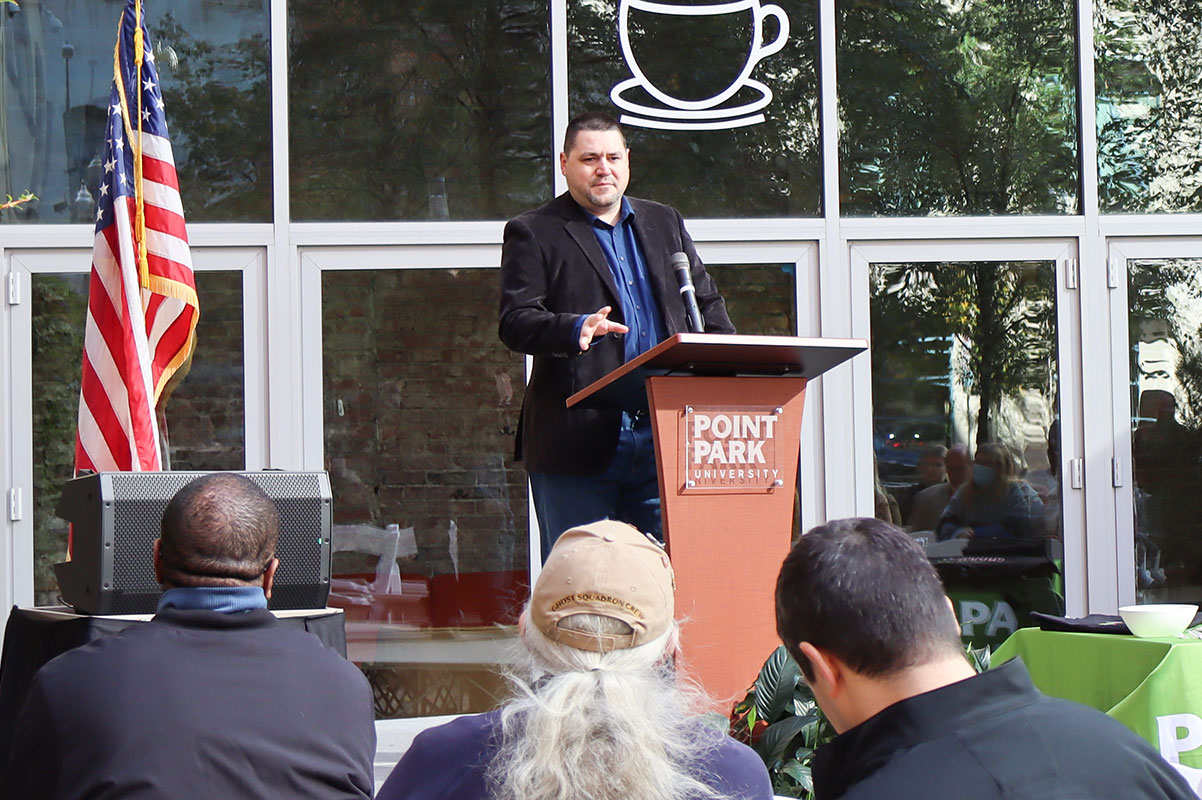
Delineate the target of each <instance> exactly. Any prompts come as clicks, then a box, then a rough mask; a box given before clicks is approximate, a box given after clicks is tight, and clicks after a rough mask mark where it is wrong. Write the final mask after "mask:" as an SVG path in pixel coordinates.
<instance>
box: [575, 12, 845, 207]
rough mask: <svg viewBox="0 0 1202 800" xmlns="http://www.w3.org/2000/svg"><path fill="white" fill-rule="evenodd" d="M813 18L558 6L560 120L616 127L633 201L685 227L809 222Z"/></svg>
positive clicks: (813, 179)
mask: <svg viewBox="0 0 1202 800" xmlns="http://www.w3.org/2000/svg"><path fill="white" fill-rule="evenodd" d="M699 9H704V10H705V11H704V13H701V11H699ZM816 9H817V7H816V5H815V4H813V3H803V2H798V1H797V0H792V2H790V0H781V2H780V3H779V5H775V4H770V3H766V2H765V3H759V2H739V3H725V4H714V3H709V4H701V3H695V2H681V1H680V0H671V2H650V1H649V0H618V2H583V3H576V2H572V3H568V107H569V116H571V115H575V114H579V113H581V112H584V111H605V112H606V113H609V114H612V115H614V116H616V117H619V118H620V119H621V120H622V122H623V126H624V128H625V131H626V136H627V139H628V143H629V144H630V162H631V179H630V193H631V194H632V195H634V196H636V197H646V198H649V199H652V200H658V201H660V202H664V203H668V204H670V205H673V206H676V207H677V208H679V209H680V210H681V212H682V213H683V214H684V215H685V216H693V217H806V216H817V215H818V214H820V213H821V210H822V202H821V194H822V167H821V159H820V155H819V137H818V111H817V109H818V71H817V67H816V64H817V53H818V45H817V37H816V36H815V27H816ZM757 37H758V38H757Z"/></svg>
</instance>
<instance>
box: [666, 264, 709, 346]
mask: <svg viewBox="0 0 1202 800" xmlns="http://www.w3.org/2000/svg"><path fill="white" fill-rule="evenodd" d="M671 262H672V269H674V270H676V281H677V283H679V284H680V299H681V300H683V301H684V310H685V313H686V314H687V315H688V317H689V328H690V329H691V330H692V332H693V333H705V323H703V322H702V321H701V309H699V308H698V307H697V289H696V288H695V287H694V286H693V276H692V274H691V273H690V272H689V257H688V256H686V255H685V254H684V253H673V254H672V259H671Z"/></svg>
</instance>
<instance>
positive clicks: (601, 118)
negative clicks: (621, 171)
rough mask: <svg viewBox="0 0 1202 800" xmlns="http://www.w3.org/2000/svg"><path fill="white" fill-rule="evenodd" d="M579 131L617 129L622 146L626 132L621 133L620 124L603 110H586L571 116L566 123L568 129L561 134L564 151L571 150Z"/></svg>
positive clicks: (624, 142)
mask: <svg viewBox="0 0 1202 800" xmlns="http://www.w3.org/2000/svg"><path fill="white" fill-rule="evenodd" d="M581 131H617V132H618V135H619V136H621V137H622V146H623V147H625V146H626V134H624V133H622V126H621V125H620V124H619V123H618V121H617V120H616V119H614V118H613V117H611V116H610V115H609V114H606V113H605V112H604V111H586V112H584V113H583V114H579V115H577V116H575V117H573V118H572V121H571V122H569V123H568V129H567V131H565V132H564V134H563V151H564V153H571V152H572V146H573V145H575V144H576V134H578V133H580V132H581Z"/></svg>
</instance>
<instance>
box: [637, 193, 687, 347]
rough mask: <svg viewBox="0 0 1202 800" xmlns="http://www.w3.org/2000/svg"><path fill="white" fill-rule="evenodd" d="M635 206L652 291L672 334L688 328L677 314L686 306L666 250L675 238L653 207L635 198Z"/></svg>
mask: <svg viewBox="0 0 1202 800" xmlns="http://www.w3.org/2000/svg"><path fill="white" fill-rule="evenodd" d="M631 205H632V206H633V207H634V209H635V213H634V216H633V219H634V230H635V233H636V234H637V235H638V237H639V245H640V246H642V248H643V259H644V261H646V263H647V277H648V278H649V279H650V281H651V291H652V293H653V294H654V295H655V299H656V300H658V301H659V309H660V316H661V317H662V319H663V321H664V327H665V328H666V329H667V334H668V335H669V336H671V335H672V334H674V333H679V332H680V331H681V330H685V328H682V327H681V324H682V322H681V321H678V317H681V315H680V314H677V313H676V311H677V308H678V307H681V308H683V307H682V306H680V300H679V299H678V295H679V287H678V286H677V285H676V281H675V277H676V276H675V274H674V273H673V272H672V266H671V264H669V263H668V259H669V258H670V254H669V253H668V251H667V250H666V249H665V246H666V245H668V244H669V243H670V242H671V241H672V237H671V236H670V235H669V232H667V231H665V230H664V229H663V227H664V226H663V225H661V224H659V222H658V220H656V219H655V218H654V215H653V212H652V210H651V209H650V208H646V207H640V206H638V205H636V204H635V202H634V201H633V200H632V201H631ZM682 313H683V311H682Z"/></svg>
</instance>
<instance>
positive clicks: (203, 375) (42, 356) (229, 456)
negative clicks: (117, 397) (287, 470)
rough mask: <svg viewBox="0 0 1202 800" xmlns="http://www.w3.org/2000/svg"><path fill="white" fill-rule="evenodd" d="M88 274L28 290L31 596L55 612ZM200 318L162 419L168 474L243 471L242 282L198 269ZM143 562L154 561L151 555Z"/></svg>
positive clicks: (44, 276) (41, 280)
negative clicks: (59, 508) (62, 498)
mask: <svg viewBox="0 0 1202 800" xmlns="http://www.w3.org/2000/svg"><path fill="white" fill-rule="evenodd" d="M88 279H89V275H88V273H84V272H80V273H70V274H68V273H38V274H35V275H33V277H32V280H31V286H30V294H31V298H32V299H31V308H32V314H33V317H32V326H31V327H32V330H31V333H32V346H33V353H32V363H33V384H32V386H31V387H30V391H31V394H32V400H33V404H32V405H33V409H34V411H33V457H34V470H33V472H34V474H33V512H34V513H33V520H34V592H35V602H36V604H37V605H58V604H59V602H58V599H57V598H58V583H57V581H56V580H55V577H54V565H55V564H56V563H58V562H60V561H63V560H64V559H65V557H66V553H67V523H66V522H65V521H64V520H62V519H59V518H58V517H56V516H55V514H54V507H55V505H56V504H57V503H58V498H59V494H60V492H61V489H62V485H63V483H65V482H66V481H68V480H70V479H71V476H72V474H73V472H74V468H75V423H76V417H77V415H78V412H79V374H80V364H81V363H82V358H83V327H84V319H85V316H86V314H87V303H88ZM196 293H197V296H198V297H199V299H200V309H201V314H200V321H199V322H198V323H197V326H196V341H197V347H196V352H195V354H194V356H193V359H192V366H191V369H190V371H189V372H188V373H187V376H186V377H185V378H184V379H183V381H182V382H181V383H179V384H178V385H177V387H176V389H175V392H174V393H173V394H172V395H171V396H170V399H169V400H168V402H167V403H166V404H165V405H163V407H162V408H161V409H160V413H159V425H160V428H161V435H164V436H165V437H166V440H167V443H168V447H167V450H166V452H167V458H166V459H165V460H166V461H167V462H168V464H167V465H165V466H166V467H167V468H170V469H178V470H192V469H195V470H214V469H243V468H244V467H245V461H246V458H245V452H246V447H245V441H246V436H245V409H244V406H245V401H244V395H245V390H244V386H245V376H244V364H243V355H242V353H243V331H242V319H243V316H242V315H243V303H242V275H241V273H239V272H229V271H221V272H197V273H196ZM146 557H147V558H148V559H149V558H150V554H149V553H147V554H146Z"/></svg>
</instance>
